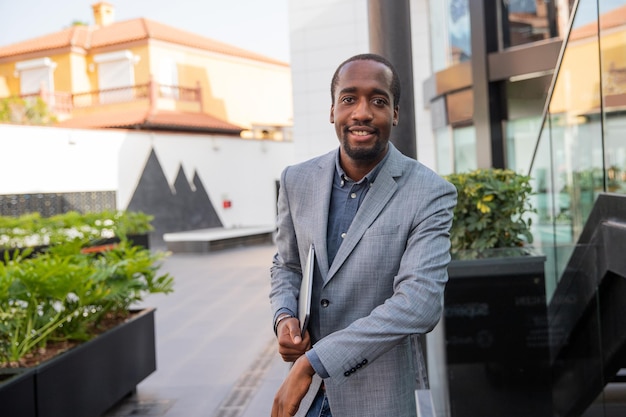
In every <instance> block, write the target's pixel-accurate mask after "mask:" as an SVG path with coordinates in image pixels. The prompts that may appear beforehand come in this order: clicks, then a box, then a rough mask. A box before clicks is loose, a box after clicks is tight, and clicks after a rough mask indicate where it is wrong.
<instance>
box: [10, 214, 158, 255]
mask: <svg viewBox="0 0 626 417" xmlns="http://www.w3.org/2000/svg"><path fill="white" fill-rule="evenodd" d="M153 219H154V216H152V215H148V214H145V213H142V212H132V211H104V212H99V213H84V214H83V213H78V212H75V211H70V212H67V213H63V214H58V215H56V216H51V217H46V218H44V217H41V216H40V214H39V213H28V214H24V215H22V216H19V217H11V216H0V248H24V247H33V246H42V245H46V246H47V245H54V244H58V243H64V242H71V241H75V240H78V241H81V242H84V243H88V242H94V241H98V240H101V239H107V238H113V237H118V238H120V239H127V238H128V236H130V235H140V234H145V233H148V232H150V231H151V230H153V227H152V225H151V222H152V220H153Z"/></svg>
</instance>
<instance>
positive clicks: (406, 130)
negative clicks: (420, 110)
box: [368, 0, 417, 159]
mask: <svg viewBox="0 0 626 417" xmlns="http://www.w3.org/2000/svg"><path fill="white" fill-rule="evenodd" d="M368 15H369V42H370V51H371V52H372V53H375V54H379V55H382V56H384V57H385V58H387V59H388V60H389V61H391V63H392V64H393V66H394V67H395V68H396V70H397V71H398V76H399V77H400V84H401V86H402V94H401V95H400V117H399V123H398V126H396V128H395V129H394V130H393V131H392V137H391V142H392V143H393V144H394V145H395V146H396V147H397V148H398V149H399V150H400V152H402V153H403V154H405V155H406V156H409V157H411V158H414V159H416V158H417V137H416V131H415V104H414V102H413V97H414V95H413V60H412V53H411V14H410V9H409V0H393V1H389V0H368Z"/></svg>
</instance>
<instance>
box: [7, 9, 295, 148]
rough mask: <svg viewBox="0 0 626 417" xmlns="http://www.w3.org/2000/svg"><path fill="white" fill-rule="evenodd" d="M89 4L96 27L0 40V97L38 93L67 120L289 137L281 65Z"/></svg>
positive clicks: (287, 88)
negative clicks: (121, 18) (0, 43)
mask: <svg viewBox="0 0 626 417" xmlns="http://www.w3.org/2000/svg"><path fill="white" fill-rule="evenodd" d="M93 12H94V22H95V24H93V25H90V26H84V25H78V26H72V27H70V28H67V29H64V30H62V31H59V32H56V33H52V34H49V35H46V36H42V37H40V38H36V39H29V40H25V41H23V42H19V43H16V44H13V45H6V46H0V98H2V97H5V98H6V97H11V96H21V97H25V98H28V97H31V98H32V97H41V98H42V99H43V100H44V101H45V102H46V103H47V105H48V108H49V109H50V111H51V112H52V113H53V115H54V116H55V118H56V119H57V120H58V122H59V123H58V124H59V125H60V126H63V127H81V128H84V127H90V128H91V127H121V128H135V129H147V130H170V131H172V130H176V131H191V132H193V131H196V132H205V133H206V132H209V133H210V132H216V133H220V134H230V135H236V136H240V135H241V136H242V137H256V138H262V139H274V140H290V139H291V136H290V127H291V123H292V112H293V111H292V104H291V101H290V97H291V73H290V68H289V65H288V64H287V63H285V62H280V61H277V60H275V59H272V58H268V57H265V56H262V55H259V54H256V53H253V52H250V51H246V50H243V49H240V48H236V47H233V46H231V45H227V44H224V43H221V42H218V41H215V40H212V39H208V38H204V37H202V36H199V35H196V34H194V33H189V32H185V31H183V30H181V29H178V28H174V27H171V26H167V25H164V24H162V23H159V22H155V21H152V20H149V19H145V18H138V19H131V20H126V21H119V22H118V21H115V18H114V16H115V10H114V7H113V5H111V4H109V3H106V2H100V3H97V4H94V5H93ZM251 92H254V96H255V98H256V99H255V100H241V99H240V98H241V97H245V96H249V95H250V94H251ZM276 97H284V99H281V100H276ZM268 101H271V102H272V103H273V105H272V106H267V105H266V103H267V102H268Z"/></svg>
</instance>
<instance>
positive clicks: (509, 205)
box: [445, 168, 535, 259]
mask: <svg viewBox="0 0 626 417" xmlns="http://www.w3.org/2000/svg"><path fill="white" fill-rule="evenodd" d="M445 178H446V179H447V180H448V181H450V182H451V183H452V184H453V185H454V186H455V187H456V189H457V191H458V201H457V205H456V207H455V209H454V220H453V223H452V228H451V231H450V240H451V253H452V256H453V258H456V259H469V258H475V257H487V256H489V250H491V249H494V248H520V247H523V246H524V245H526V244H527V243H532V241H533V236H532V234H531V232H530V226H531V219H530V218H529V217H528V214H530V213H533V212H535V209H534V208H533V207H532V206H531V204H530V202H529V197H530V195H531V194H532V187H531V185H530V177H528V176H525V175H521V174H518V173H516V172H514V171H512V170H503V169H495V168H492V169H478V170H474V171H471V172H467V173H460V174H451V175H448V176H446V177H445ZM511 252H515V251H511ZM500 253H501V254H502V253H503V251H502V250H501V251H500Z"/></svg>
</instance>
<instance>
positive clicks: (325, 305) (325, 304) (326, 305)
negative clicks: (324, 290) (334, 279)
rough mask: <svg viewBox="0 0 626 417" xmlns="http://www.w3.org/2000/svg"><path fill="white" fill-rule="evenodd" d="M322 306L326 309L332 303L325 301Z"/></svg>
mask: <svg viewBox="0 0 626 417" xmlns="http://www.w3.org/2000/svg"><path fill="white" fill-rule="evenodd" d="M320 304H321V305H322V307H324V308H326V307H328V305H329V304H330V301H328V300H327V299H325V298H324V299H323V300H322V301H321V302H320Z"/></svg>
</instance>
